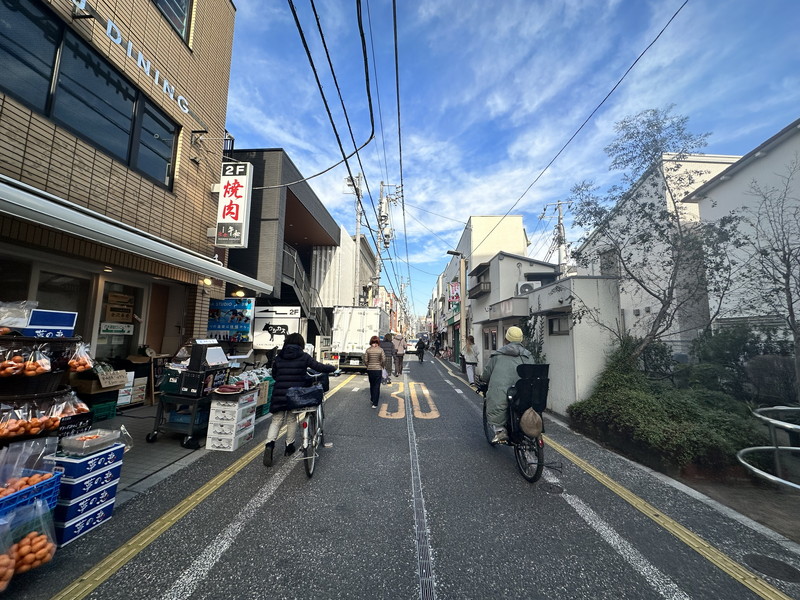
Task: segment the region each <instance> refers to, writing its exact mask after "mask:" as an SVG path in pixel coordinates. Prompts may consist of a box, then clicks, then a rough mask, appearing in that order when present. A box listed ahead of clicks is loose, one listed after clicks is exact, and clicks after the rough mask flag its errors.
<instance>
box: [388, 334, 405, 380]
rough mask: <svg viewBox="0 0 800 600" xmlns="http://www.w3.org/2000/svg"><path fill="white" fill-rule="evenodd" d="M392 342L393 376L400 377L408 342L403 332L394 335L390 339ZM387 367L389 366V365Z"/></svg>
mask: <svg viewBox="0 0 800 600" xmlns="http://www.w3.org/2000/svg"><path fill="white" fill-rule="evenodd" d="M392 344H394V376H395V377H400V374H401V373H402V372H403V359H404V358H405V355H406V350H407V349H408V342H406V339H405V338H404V337H403V334H401V333H398V334H397V335H395V336H394V339H392ZM389 368H391V365H390V367H389Z"/></svg>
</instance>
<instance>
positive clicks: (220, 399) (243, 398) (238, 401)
mask: <svg viewBox="0 0 800 600" xmlns="http://www.w3.org/2000/svg"><path fill="white" fill-rule="evenodd" d="M211 397H212V398H213V400H212V401H211V406H212V407H213V406H216V407H217V408H239V407H242V406H248V405H250V404H255V403H256V401H257V400H258V388H257V387H255V388H253V389H251V390H249V391H247V392H241V393H240V394H238V395H236V394H231V395H230V398H226V397H225V395H224V394H213V395H212V396H211Z"/></svg>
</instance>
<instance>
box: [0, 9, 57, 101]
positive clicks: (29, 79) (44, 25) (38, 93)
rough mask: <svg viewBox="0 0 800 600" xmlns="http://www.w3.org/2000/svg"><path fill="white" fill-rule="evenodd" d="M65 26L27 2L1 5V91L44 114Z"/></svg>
mask: <svg viewBox="0 0 800 600" xmlns="http://www.w3.org/2000/svg"><path fill="white" fill-rule="evenodd" d="M60 39H61V25H60V24H59V23H58V21H57V20H55V19H53V18H51V17H50V15H49V13H44V12H43V11H42V10H41V9H40V8H39V7H38V6H35V5H32V4H31V3H30V2H27V1H25V0H4V1H3V2H2V3H0V64H1V65H3V74H2V77H0V88H2V89H4V90H6V91H8V93H10V94H11V95H13V96H15V97H17V98H19V99H20V100H21V101H22V102H25V103H26V104H28V105H29V106H31V107H33V108H35V109H37V110H39V111H40V112H44V111H45V109H46V107H47V96H48V94H49V93H50V80H51V79H52V75H53V63H54V61H55V55H56V48H57V46H58V43H59V41H60Z"/></svg>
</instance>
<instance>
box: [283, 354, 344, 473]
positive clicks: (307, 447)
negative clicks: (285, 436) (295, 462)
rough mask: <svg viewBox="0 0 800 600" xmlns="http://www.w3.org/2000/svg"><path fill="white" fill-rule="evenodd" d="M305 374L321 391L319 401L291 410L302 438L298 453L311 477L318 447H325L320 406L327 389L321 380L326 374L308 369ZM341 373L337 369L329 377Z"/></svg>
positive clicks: (322, 412)
mask: <svg viewBox="0 0 800 600" xmlns="http://www.w3.org/2000/svg"><path fill="white" fill-rule="evenodd" d="M306 373H307V374H308V376H309V378H310V379H311V381H312V382H313V383H312V385H319V386H320V389H321V391H322V394H321V397H320V401H319V403H318V404H316V405H315V406H308V407H305V408H295V409H292V413H293V414H294V415H296V418H297V424H298V425H299V426H300V431H301V432H302V436H303V437H302V442H301V444H300V451H301V452H302V453H303V466H304V467H305V469H306V475H308V477H312V476H313V475H314V467H315V466H316V464H317V457H318V456H319V454H318V453H317V450H318V449H319V447H320V446H323V447H324V446H325V430H324V428H323V423H324V420H325V411H324V410H323V407H322V405H323V404H324V403H325V392H326V391H327V390H328V388H327V380H326V379H324V378H323V375H327V373H317V372H316V371H312V370H311V369H308V370H307V371H306ZM341 373H342V371H341V370H340V369H337V370H336V371H334V372H333V373H331V375H333V376H334V377H338V376H339V375H341Z"/></svg>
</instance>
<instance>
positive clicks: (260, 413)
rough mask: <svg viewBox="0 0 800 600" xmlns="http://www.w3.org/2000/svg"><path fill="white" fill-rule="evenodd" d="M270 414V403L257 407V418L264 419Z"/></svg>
mask: <svg viewBox="0 0 800 600" xmlns="http://www.w3.org/2000/svg"><path fill="white" fill-rule="evenodd" d="M268 412H269V402H268V403H266V404H260V405H258V406H256V418H259V417H263V416H264V415H265V414H267V413H268Z"/></svg>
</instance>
